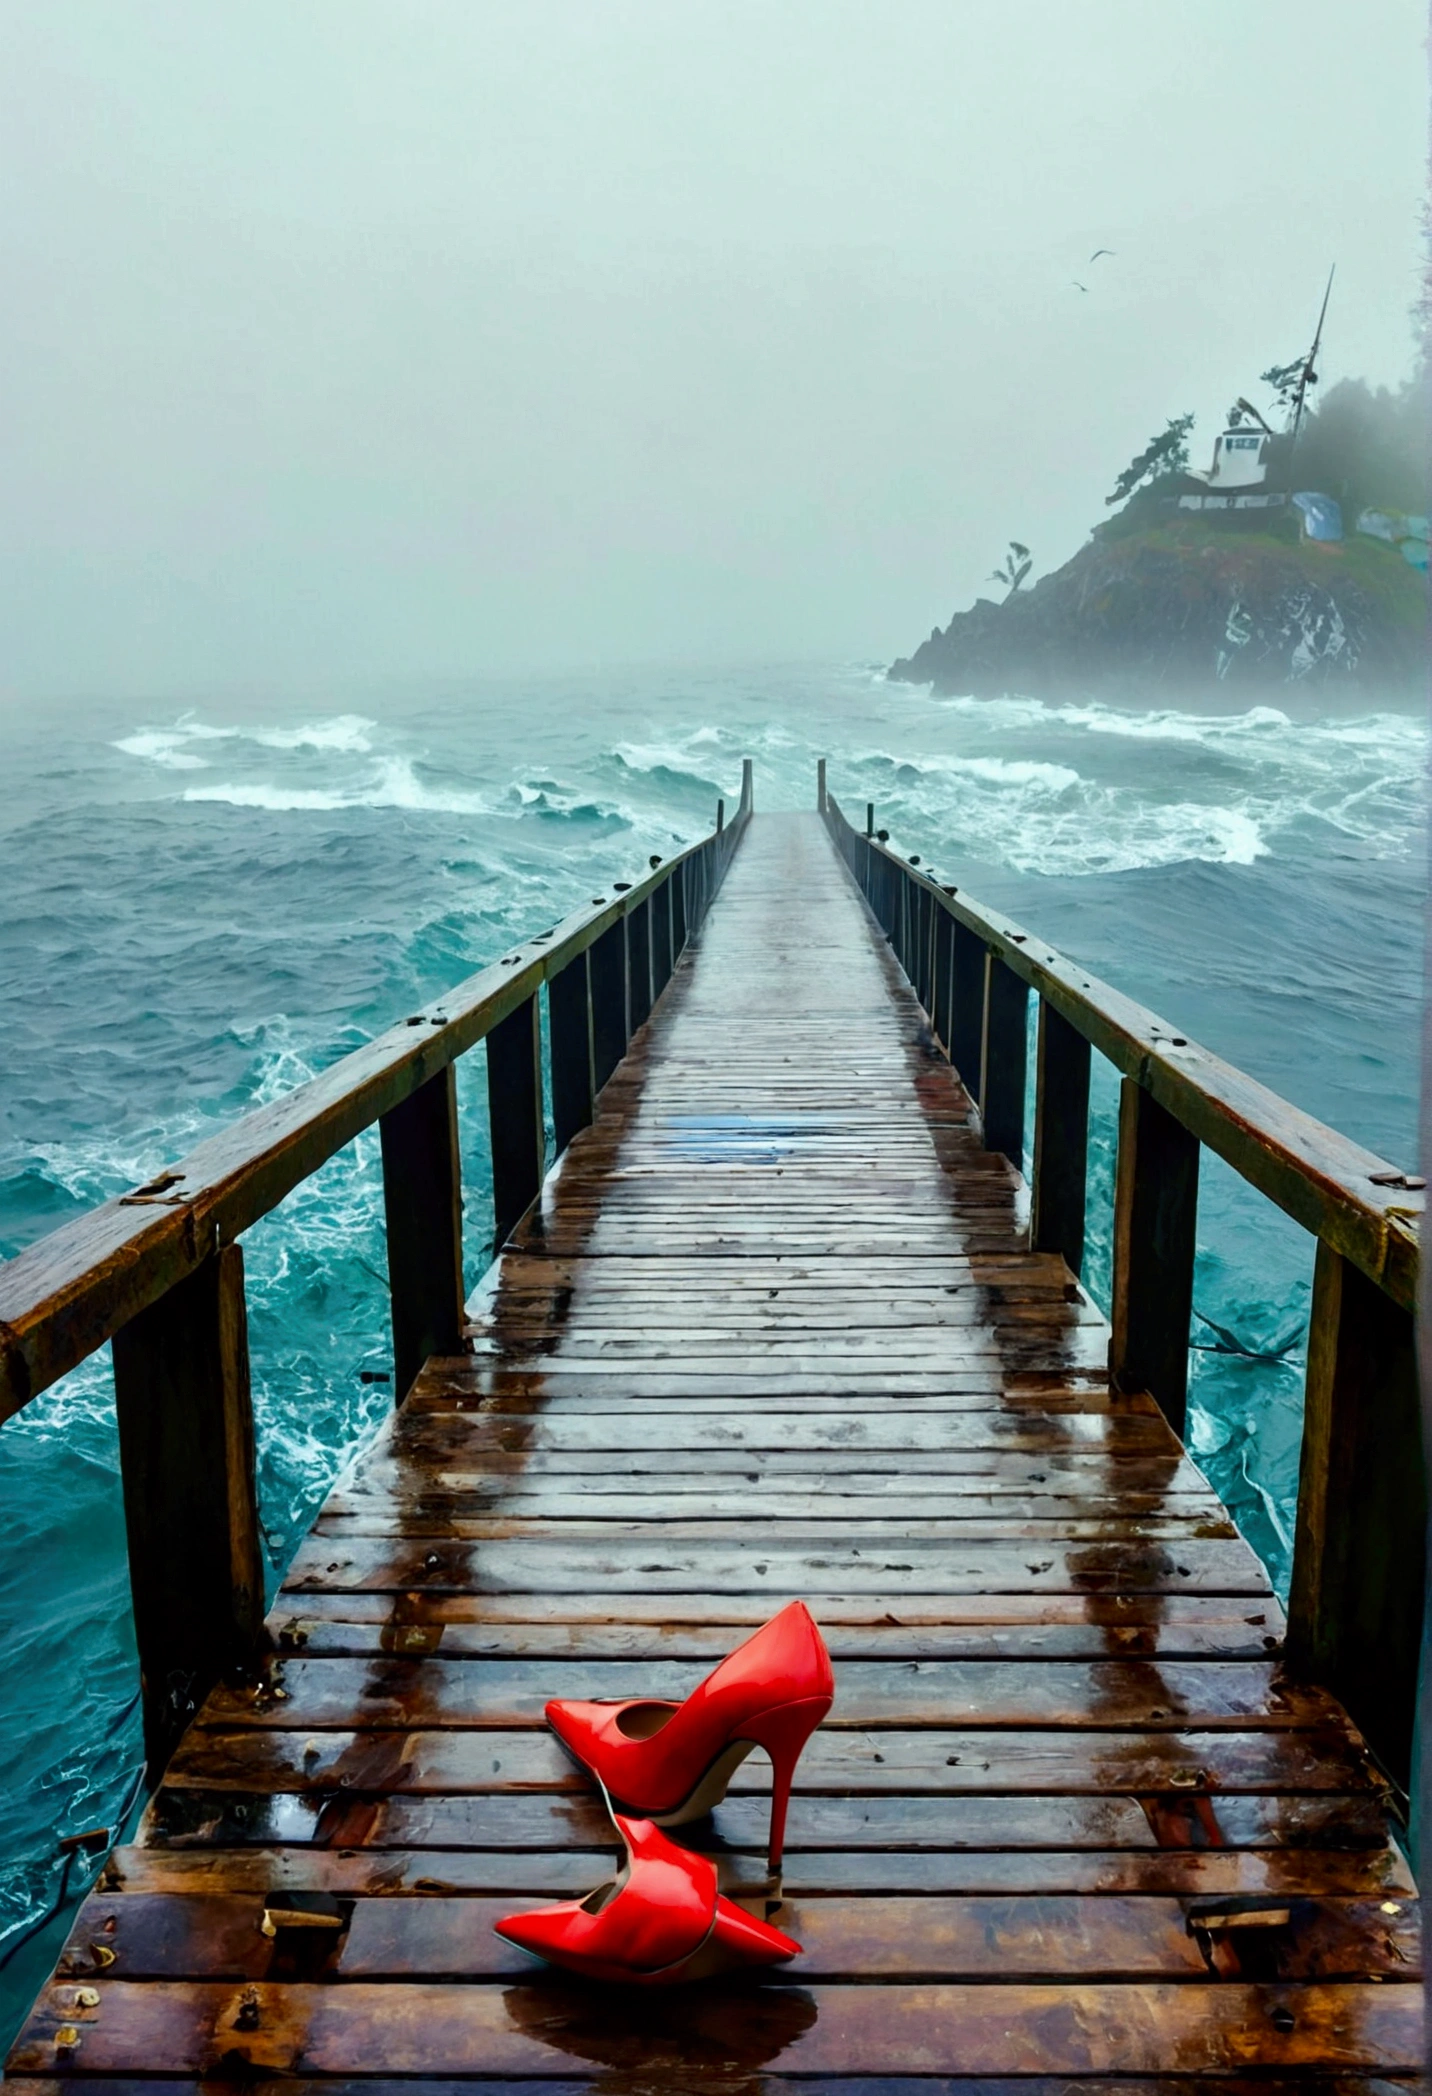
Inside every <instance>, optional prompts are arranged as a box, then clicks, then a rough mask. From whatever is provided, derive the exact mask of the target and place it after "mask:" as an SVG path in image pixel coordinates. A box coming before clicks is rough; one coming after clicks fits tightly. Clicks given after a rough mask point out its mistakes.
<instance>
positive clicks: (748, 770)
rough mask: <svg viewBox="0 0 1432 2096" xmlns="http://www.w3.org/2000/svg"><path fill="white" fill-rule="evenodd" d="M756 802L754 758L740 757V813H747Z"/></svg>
mask: <svg viewBox="0 0 1432 2096" xmlns="http://www.w3.org/2000/svg"><path fill="white" fill-rule="evenodd" d="M755 804H756V788H755V759H754V758H753V757H743V758H742V759H741V813H742V814H743V815H749V814H750V812H751V810H752V808H753V807H754V806H755Z"/></svg>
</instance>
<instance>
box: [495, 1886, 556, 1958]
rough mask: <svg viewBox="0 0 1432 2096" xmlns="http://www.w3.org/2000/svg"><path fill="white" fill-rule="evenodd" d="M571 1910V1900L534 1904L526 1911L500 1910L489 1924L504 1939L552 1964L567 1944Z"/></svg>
mask: <svg viewBox="0 0 1432 2096" xmlns="http://www.w3.org/2000/svg"><path fill="white" fill-rule="evenodd" d="M573 1911H574V1908H573V1903H572V1902H571V1901H568V1902H566V1903H565V1904H563V1905H562V1906H558V1907H534V1908H533V1909H532V1910H531V1912H530V1913H527V1914H504V1915H503V1917H502V1919H501V1921H495V1922H494V1923H493V1924H492V1926H493V1930H494V1933H495V1934H497V1935H499V1936H501V1938H502V1939H503V1941H504V1942H505V1943H511V1944H515V1945H516V1947H517V1949H518V1950H525V1951H527V1952H528V1953H529V1955H530V1956H532V1957H534V1958H545V1959H546V1960H547V1962H548V1963H549V1964H555V1963H557V1962H559V1961H560V1957H561V1953H562V1952H563V1951H564V1950H566V1949H567V1948H568V1943H569V1938H570V1935H571V1930H572V1915H573Z"/></svg>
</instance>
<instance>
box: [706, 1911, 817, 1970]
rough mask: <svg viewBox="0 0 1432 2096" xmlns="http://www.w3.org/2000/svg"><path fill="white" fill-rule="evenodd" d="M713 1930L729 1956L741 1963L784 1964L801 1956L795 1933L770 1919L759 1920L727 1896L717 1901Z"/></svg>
mask: <svg viewBox="0 0 1432 2096" xmlns="http://www.w3.org/2000/svg"><path fill="white" fill-rule="evenodd" d="M713 1934H714V1936H715V1939H716V1941H717V1943H719V1944H720V1946H721V1948H722V1950H723V1951H724V1952H725V1953H726V1956H727V1957H728V1958H729V1959H731V1960H732V1961H733V1962H735V1963H738V1964H741V1965H784V1964H786V1963H787V1962H788V1961H789V1960H790V1959H791V1958H798V1957H799V1956H800V1950H801V1947H800V1945H799V1944H798V1943H797V1942H796V1940H795V1937H794V1936H788V1935H786V1933H785V1931H784V1930H783V1929H777V1928H772V1926H771V1924H770V1922H768V1921H758V1920H757V1919H756V1917H755V1915H754V1914H748V1913H747V1912H746V1911H745V1909H744V1908H743V1907H738V1906H736V1905H735V1903H734V1902H733V1901H731V1900H728V1899H725V1898H720V1899H718V1900H717V1902H716V1923H715V1928H714V1931H713Z"/></svg>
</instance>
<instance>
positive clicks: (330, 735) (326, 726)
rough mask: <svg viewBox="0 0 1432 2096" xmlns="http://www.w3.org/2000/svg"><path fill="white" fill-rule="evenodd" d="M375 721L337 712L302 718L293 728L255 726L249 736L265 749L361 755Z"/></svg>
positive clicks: (363, 754)
mask: <svg viewBox="0 0 1432 2096" xmlns="http://www.w3.org/2000/svg"><path fill="white" fill-rule="evenodd" d="M376 725H377V723H376V722H375V721H370V720H365V719H364V717H363V715H362V714H361V713H339V714H336V715H335V716H334V717H333V719H331V720H319V721H306V722H304V723H303V724H302V725H301V726H299V727H296V728H259V729H255V730H254V731H253V733H252V737H251V739H252V740H253V741H254V742H257V743H260V744H262V746H263V747H264V749H266V750H326V751H328V752H329V753H331V754H333V755H336V756H356V757H363V756H366V755H367V754H368V752H369V751H370V750H371V749H372V747H373V744H372V741H371V740H370V735H371V731H372V730H373V729H374V728H375V727H376ZM231 732H237V733H240V734H242V733H244V732H245V731H244V730H242V729H240V730H237V731H231Z"/></svg>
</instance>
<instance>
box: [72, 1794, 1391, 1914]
mask: <svg viewBox="0 0 1432 2096" xmlns="http://www.w3.org/2000/svg"><path fill="white" fill-rule="evenodd" d="M1114 1773H1115V1775H1116V1776H1117V1771H1115V1772H1114ZM769 1816H770V1805H769V1801H768V1800H767V1798H765V1797H764V1796H762V1795H761V1794H760V1793H759V1792H746V1793H742V1792H740V1791H739V1790H738V1791H737V1792H735V1793H734V1794H733V1795H731V1796H728V1797H727V1799H726V1800H725V1802H724V1804H721V1805H719V1806H718V1807H717V1808H716V1811H715V1813H714V1814H713V1816H712V1820H711V1823H710V1831H709V1832H708V1833H703V1831H702V1830H701V1829H700V1828H694V1829H692V1830H690V1831H688V1833H687V1834H686V1836H685V1837H684V1838H685V1839H687V1840H689V1841H693V1842H695V1843H696V1844H697V1845H709V1846H710V1847H711V1849H712V1851H713V1853H716V1854H722V1853H724V1852H726V1851H728V1850H729V1851H731V1852H733V1853H746V1852H749V1853H751V1854H754V1855H757V1856H760V1855H763V1854H764V1852H765V1845H766V1839H767V1822H768V1819H769ZM141 1833H142V1838H143V1842H144V1844H145V1846H144V1847H142V1848H137V1849H133V1850H129V1849H126V1850H125V1851H124V1852H123V1859H124V1860H122V1862H121V1864H120V1865H118V1866H116V1868H117V1869H118V1870H119V1871H120V1877H119V1878H117V1879H114V1880H113V1881H110V1880H107V1881H106V1882H107V1883H108V1882H113V1883H116V1884H118V1883H123V1884H143V1883H146V1882H148V1880H147V1878H146V1877H145V1876H144V1874H143V1871H142V1870H141V1861H140V1859H142V1858H143V1857H145V1856H147V1855H149V1854H151V1853H155V1854H158V1853H161V1852H162V1853H163V1854H164V1855H166V1856H168V1855H172V1856H174V1857H175V1858H176V1859H177V1858H180V1857H185V1858H191V1857H202V1856H203V1855H204V1854H205V1853H208V1852H209V1850H210V1849H221V1850H223V1851H225V1852H228V1851H229V1850H239V1851H243V1850H245V1849H264V1850H270V1849H274V1848H278V1847H280V1846H281V1847H282V1849H283V1850H284V1851H285V1852H286V1853H291V1854H293V1855H294V1856H295V1857H298V1858H299V1860H298V1861H295V1862H294V1864H293V1868H294V1869H298V1868H300V1865H301V1858H302V1855H304V1854H307V1853H309V1852H310V1851H311V1852H312V1853H314V1854H318V1853H322V1854H325V1855H334V1854H342V1853H345V1852H347V1853H353V1852H356V1851H358V1850H368V1851H371V1857H370V1862H369V1865H368V1866H367V1867H368V1868H369V1869H373V1870H382V1869H383V1868H385V1867H386V1865H385V1860H384V1859H386V1858H391V1857H392V1856H393V1854H394V1852H395V1851H400V1850H408V1849H411V1850H413V1851H414V1853H415V1854H417V1855H419V1856H421V1855H422V1853H423V1852H425V1851H430V1850H440V1851H442V1852H443V1854H444V1855H448V1854H449V1853H450V1852H457V1851H462V1852H464V1853H466V1852H469V1851H481V1852H482V1853H483V1854H484V1855H487V1856H489V1857H494V1856H496V1853H497V1852H498V1851H501V1852H502V1860H500V1861H490V1863H489V1864H487V1865H479V1864H477V1863H474V1864H473V1865H472V1866H471V1868H472V1869H473V1870H477V1869H479V1868H491V1869H493V1870H500V1871H501V1872H502V1873H503V1876H502V1879H501V1882H502V1883H504V1884H505V1883H507V1882H508V1881H509V1878H508V1874H509V1873H510V1871H511V1869H512V1863H511V1860H510V1859H511V1856H512V1855H513V1854H514V1853H515V1854H519V1855H521V1856H524V1857H526V1856H529V1855H532V1854H535V1853H536V1852H538V1851H539V1850H541V1851H546V1850H553V1851H559V1852H562V1853H566V1852H567V1851H570V1850H574V1849H580V1850H584V1851H586V1850H598V1849H604V1850H606V1851H607V1852H608V1853H610V1845H611V1820H610V1817H609V1815H608V1814H607V1810H606V1806H605V1804H604V1803H603V1802H602V1800H601V1799H600V1798H599V1797H598V1796H597V1794H596V1793H595V1791H594V1790H593V1788H592V1787H591V1785H586V1786H585V1787H584V1786H581V1785H578V1784H575V1783H573V1784H571V1785H569V1787H568V1788H567V1789H565V1790H560V1789H556V1788H551V1789H548V1790H544V1791H538V1790H522V1789H520V1788H517V1787H515V1786H514V1787H512V1788H509V1789H507V1790H502V1789H494V1790H490V1791H487V1792H481V1791H472V1792H467V1793H452V1792H436V1793H433V1792H424V1791H390V1792H387V1793H385V1794H381V1795H370V1796H363V1795H356V1796H352V1797H350V1796H348V1795H346V1794H345V1792H344V1791H343V1790H342V1789H333V1790H329V1789H317V1790H313V1791H309V1792H298V1791H278V1792H274V1791H268V1792H265V1791H261V1790H257V1789H248V1790H244V1789H241V1788H239V1787H238V1786H236V1785H231V1786H228V1787H224V1788H212V1787H205V1786H204V1785H202V1784H183V1785H180V1784H175V1785H166V1786H165V1787H164V1788H162V1789H161V1790H159V1791H158V1792H157V1793H156V1794H155V1796H154V1798H153V1799H152V1800H151V1802H150V1804H149V1807H148V1808H147V1810H146V1813H145V1817H144V1822H143V1826H142V1829H141ZM1245 1851H1246V1852H1248V1853H1250V1854H1257V1855H1259V1856H1261V1857H1263V1858H1264V1859H1265V1862H1267V1863H1268V1865H1269V1867H1270V1868H1271V1863H1272V1859H1273V1858H1275V1857H1281V1858H1282V1859H1283V1861H1284V1863H1285V1864H1286V1866H1287V1870H1288V1872H1289V1873H1291V1874H1292V1875H1291V1877H1290V1878H1289V1879H1288V1880H1285V1881H1284V1882H1285V1884H1286V1883H1287V1882H1293V1881H1297V1882H1301V1880H1299V1879H1297V1873H1298V1871H1299V1870H1301V1868H1302V1864H1303V1861H1304V1859H1305V1858H1311V1859H1312V1860H1310V1861H1309V1862H1308V1868H1309V1870H1310V1871H1313V1870H1316V1869H1317V1868H1320V1867H1324V1868H1325V1867H1326V1866H1318V1865H1317V1862H1316V1859H1317V1857H1319V1856H1322V1857H1324V1858H1327V1857H1328V1856H1331V1855H1336V1856H1340V1857H1342V1858H1344V1859H1350V1861H1351V1863H1353V1864H1355V1866H1356V1869H1357V1871H1358V1873H1360V1875H1359V1876H1358V1877H1357V1878H1356V1880H1355V1882H1354V1884H1353V1887H1352V1889H1354V1890H1365V1889H1369V1888H1371V1889H1375V1888H1376V1887H1378V1886H1380V1885H1382V1884H1384V1883H1385V1884H1388V1885H1392V1886H1397V1885H1401V1886H1403V1887H1404V1888H1405V1886H1406V1885H1407V1883H1408V1882H1409V1880H1408V1871H1407V1865H1406V1863H1405V1862H1404V1861H1403V1860H1402V1858H1401V1857H1400V1856H1399V1855H1398V1854H1397V1852H1396V1851H1395V1849H1394V1848H1393V1847H1392V1846H1391V1843H1390V1840H1389V1823H1388V1815H1387V1810H1386V1805H1385V1801H1384V1799H1383V1797H1382V1796H1381V1795H1379V1794H1376V1793H1374V1792H1372V1791H1368V1792H1365V1793H1363V1794H1362V1795H1361V1796H1353V1797H1349V1796H1346V1795H1343V1794H1340V1793H1338V1792H1336V1791H1329V1792H1323V1793H1317V1792H1313V1793H1301V1794H1279V1793H1277V1792H1273V1793H1268V1792H1262V1793H1260V1792H1248V1793H1243V1794H1240V1793H1238V1792H1228V1791H1210V1790H1207V1789H1203V1790H1199V1789H1196V1788H1187V1787H1184V1786H1180V1787H1179V1788H1177V1789H1175V1790H1172V1791H1162V1792H1161V1791H1153V1792H1147V1793H1143V1794H1141V1795H1127V1794H1124V1793H1121V1792H1117V1791H1116V1792H1113V1793H1110V1792H1108V1791H1105V1792H1099V1791H1092V1792H1086V1793H1074V1794H1066V1795H1064V1796H1050V1795H1048V1794H1045V1793H1041V1792H1038V1791H1034V1792H1019V1791H1004V1790H996V1791H993V1792H985V1793H980V1792H972V1793H963V1794H955V1795H950V1794H948V1793H945V1794H940V1793H937V1792H926V1793H924V1794H920V1793H918V1792H917V1793H911V1792H909V1791H906V1792H900V1791H889V1792H885V1793H878V1792H875V1793H872V1792H855V1793H852V1794H850V1795H841V1794H838V1793H834V1794H830V1795H816V1794H811V1793H807V1792H803V1791H798V1792H797V1794H796V1796H795V1797H794V1798H793V1799H792V1802H791V1818H790V1826H789V1830H788V1835H787V1854H788V1857H790V1858H791V1859H792V1860H791V1861H790V1863H789V1869H790V1870H792V1871H797V1870H798V1871H800V1872H803V1873H804V1876H805V1881H806V1882H812V1881H813V1882H814V1883H816V1884H817V1885H820V1884H822V1883H824V1875H823V1874H824V1873H826V1872H828V1871H829V1870H833V1869H834V1868H835V1865H834V1863H833V1862H832V1861H831V1857H832V1856H841V1855H846V1856H864V1857H866V1859H867V1861H868V1862H869V1863H870V1868H871V1871H872V1872H873V1873H875V1874H877V1875H879V1878H880V1882H882V1883H887V1884H891V1885H894V1886H895V1887H897V1888H898V1887H900V1886H902V1885H905V1884H915V1885H923V1886H924V1888H925V1889H927V1890H939V1889H942V1888H943V1889H946V1890H951V1891H959V1890H967V1891H973V1890H979V1889H981V1888H983V1889H987V1890H990V1891H996V1892H997V1891H1008V1890H1017V1889H1020V1888H1021V1887H1022V1888H1023V1889H1025V1890H1027V1891H1040V1890H1051V1891H1060V1890H1064V1891H1078V1890H1084V1889H1089V1888H1090V1886H1091V1885H1092V1886H1095V1887H1097V1886H1098V1885H1099V1884H1108V1885H1110V1886H1115V1887H1117V1886H1118V1885H1120V1884H1125V1883H1127V1884H1128V1886H1129V1887H1130V1888H1132V1889H1137V1888H1138V1887H1140V1886H1142V1887H1143V1888H1144V1889H1148V1888H1149V1887H1150V1886H1154V1887H1157V1886H1165V1887H1166V1888H1167V1889H1170V1890H1179V1889H1183V1888H1185V1887H1186V1886H1187V1885H1188V1884H1190V1883H1191V1882H1194V1880H1191V1879H1190V1878H1189V1874H1188V1871H1189V1859H1190V1858H1199V1859H1205V1860H1207V1859H1212V1858H1217V1857H1229V1856H1232V1855H1235V1854H1237V1853H1241V1852H1245ZM1011 1854H1012V1855H1019V1856H1024V1857H1025V1859H1026V1860H1025V1862H1024V1863H1023V1864H1021V1865H1020V1866H1019V1869H1018V1870H1017V1871H1015V1873H1014V1875H1013V1876H1011V1875H1009V1874H1008V1873H1007V1872H1006V1871H1005V1867H1004V1864H1003V1862H1002V1861H1001V1860H1000V1859H1001V1858H1003V1857H1005V1856H1007V1855H1011ZM1085 1854H1088V1855H1089V1856H1090V1857H1092V1858H1094V1859H1095V1860H1094V1861H1091V1862H1089V1863H1088V1864H1087V1866H1086V1865H1085V1864H1082V1863H1079V1862H1078V1861H1077V1859H1078V1858H1079V1857H1080V1856H1081V1855H1085ZM897 1855H905V1856H910V1855H913V1856H916V1857H925V1858H929V1859H933V1860H931V1861H930V1862H929V1865H928V1869H926V1867H925V1865H923V1864H922V1865H921V1866H920V1868H919V1869H917V1868H916V1866H915V1865H914V1864H908V1865H907V1864H906V1863H901V1864H899V1866H898V1868H897V1866H896V1865H895V1863H894V1862H893V1861H892V1858H893V1857H895V1856H897ZM1111 1856H1114V1857H1133V1858H1135V1859H1138V1858H1142V1859H1143V1864H1141V1865H1140V1867H1139V1870H1138V1871H1137V1872H1136V1873H1135V1875H1134V1876H1133V1877H1132V1878H1128V1879H1125V1878H1124V1877H1121V1876H1120V1874H1119V1873H1120V1872H1121V1871H1122V1869H1123V1864H1122V1863H1121V1862H1110V1861H1109V1860H1108V1859H1109V1858H1110V1857H1111ZM801 1857H804V1858H805V1859H806V1860H805V1861H804V1862H800V1861H799V1860H797V1859H799V1858H801ZM1071 1857H1073V1858H1074V1859H1075V1862H1074V1863H1072V1864H1071V1862H1070V1860H1069V1859H1070V1858H1071ZM1099 1858H1103V1859H1104V1860H1103V1861H1102V1862H1100V1861H1098V1859H1099ZM1180 1858H1182V1859H1183V1860H1182V1861H1181V1862H1180V1861H1179V1859H1180ZM871 1859H873V1861H872V1860H871ZM1169 1859H1172V1861H1173V1862H1174V1863H1177V1865H1178V1869H1177V1871H1176V1873H1175V1875H1174V1876H1172V1877H1170V1878H1167V1879H1165V1878H1163V1877H1161V1876H1160V1875H1159V1872H1160V1871H1161V1870H1162V1869H1163V1865H1164V1862H1165V1861H1167V1860H1169ZM1143 1865H1147V1868H1146V1869H1145V1868H1144V1867H1143ZM187 1867H188V1866H187V1865H186V1868H187ZM197 1867H198V1866H197V1865H195V1868H197ZM434 1867H435V1868H436V1867H437V1866H436V1865H435V1866H434ZM842 1867H843V1868H846V1871H847V1874H846V1876H845V1877H844V1878H843V1879H842V1880H841V1883H842V1884H844V1885H845V1886H847V1887H856V1889H858V1886H857V1882H856V1879H855V1878H854V1877H852V1876H851V1874H850V1873H851V1871H854V1870H855V1868H856V1866H854V1865H850V1866H848V1867H847V1866H842ZM1260 1867H1261V1866H1260ZM145 1868H147V1866H145ZM394 1868H395V1870H398V1871H399V1876H400V1877H401V1871H400V1869H399V1865H398V1864H396V1863H395V1865H394ZM1011 1868H1013V1866H1011ZM1071 1870H1073V1871H1074V1875H1073V1876H1072V1877H1071V1876H1070V1875H1069V1872H1070V1871H1071ZM136 1871H139V1872H140V1875H139V1876H137V1877H136V1876H135V1875H134V1873H135V1872H136ZM892 1872H893V1873H894V1875H893V1876H892V1875H891V1873H892ZM414 1873H415V1875H414ZM812 1873H814V1879H813V1880H812ZM922 1873H923V1875H922ZM970 1873H973V1875H972V1876H971V1875H970ZM1091 1873H1095V1875H1092V1876H1091ZM1098 1873H1103V1875H1098ZM425 1876H426V1877H431V1872H430V1871H428V1870H425V1869H421V1868H419V1866H418V1865H416V1864H415V1865H414V1866H413V1872H412V1873H410V1882H411V1889H412V1890H415V1891H422V1890H423V1889H424V1888H423V1885H422V1879H423V1878H424V1877H425ZM462 1882H464V1883H466V1882H468V1880H463V1881H462ZM482 1882H486V1881H485V1880H484V1881H482ZM589 1882H591V1881H589ZM791 1882H792V1883H794V1882H795V1880H794V1878H793V1879H792V1880H791ZM860 1882H864V1881H860ZM1196 1882H1198V1883H1202V1882H1203V1880H1202V1879H1201V1878H1199V1879H1197V1880H1196ZM1218 1882H1220V1883H1221V1882H1223V1880H1221V1879H1220V1880H1218ZM1309 1882H1310V1883H1316V1882H1319V1881H1318V1880H1316V1879H1311V1880H1310V1881H1309ZM374 1889H377V1890H381V1889H382V1887H381V1885H377V1886H375V1887H374ZM430 1889H438V1890H441V1889H442V1881H441V1875H440V1876H439V1879H437V1880H434V1885H433V1887H432V1888H430ZM1254 1889H1257V1888H1256V1886H1255V1887H1254Z"/></svg>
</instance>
